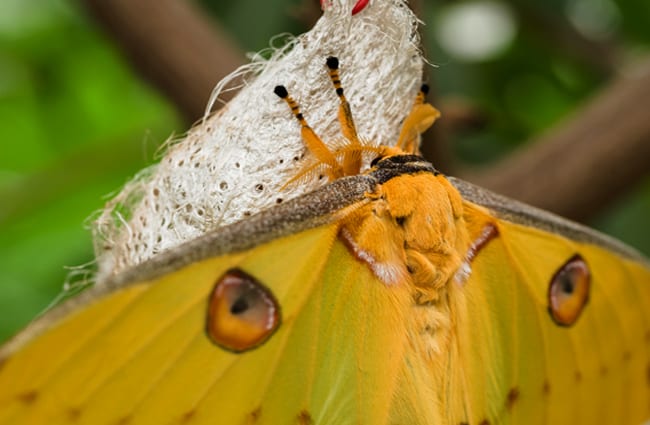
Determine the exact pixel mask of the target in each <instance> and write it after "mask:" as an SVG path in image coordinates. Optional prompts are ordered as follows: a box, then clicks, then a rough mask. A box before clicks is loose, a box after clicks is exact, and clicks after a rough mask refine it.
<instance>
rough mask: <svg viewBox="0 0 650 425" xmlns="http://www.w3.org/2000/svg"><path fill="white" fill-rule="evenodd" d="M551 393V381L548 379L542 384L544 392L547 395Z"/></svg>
mask: <svg viewBox="0 0 650 425" xmlns="http://www.w3.org/2000/svg"><path fill="white" fill-rule="evenodd" d="M550 393H551V383H550V382H548V381H544V384H543V385H542V394H544V395H545V396H547V395H549V394H550Z"/></svg>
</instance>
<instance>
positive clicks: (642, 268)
mask: <svg viewBox="0 0 650 425" xmlns="http://www.w3.org/2000/svg"><path fill="white" fill-rule="evenodd" d="M326 65H327V72H328V73H329V76H330V78H331V80H332V83H333V86H334V89H335V91H336V94H337V96H338V98H339V105H340V106H339V121H340V123H341V129H342V133H343V136H344V137H345V140H346V141H345V143H344V144H343V145H341V146H335V147H334V148H332V147H330V146H328V145H327V144H326V143H324V142H323V141H322V140H321V139H320V138H319V137H318V136H317V134H316V133H315V132H314V131H313V130H312V129H311V127H310V126H309V124H308V123H307V120H306V119H305V117H304V116H303V114H302V112H301V110H300V107H299V105H298V103H297V102H296V101H295V100H294V99H293V98H292V97H291V96H290V94H289V93H288V91H287V90H286V88H285V87H283V86H278V87H276V90H275V92H276V94H277V95H278V96H279V97H280V98H282V99H283V100H284V101H285V102H286V103H287V105H288V106H289V108H290V109H291V111H292V113H293V115H294V116H295V117H296V119H297V121H298V122H299V124H300V128H301V130H300V131H301V134H302V138H303V140H304V142H305V145H306V147H307V150H308V152H309V154H310V155H309V157H310V158H311V162H309V161H308V163H307V165H305V167H304V168H303V169H302V170H301V171H300V172H299V173H298V175H297V176H296V178H295V179H293V180H292V181H290V182H288V183H287V184H299V182H300V179H301V178H308V177H310V176H314V175H322V176H325V177H327V178H328V180H329V183H328V184H327V185H325V186H323V187H322V188H320V189H318V190H316V191H314V192H311V193H308V194H306V195H303V196H301V197H298V198H296V199H293V200H291V201H288V202H285V203H283V204H280V205H277V206H275V207H273V208H270V209H268V210H265V211H262V212H260V213H258V214H257V215H254V216H252V217H249V218H246V219H244V220H243V221H240V222H238V223H235V224H232V225H229V226H226V227H223V228H220V229H217V230H215V231H213V232H211V233H208V234H205V235H204V236H202V237H200V238H197V239H195V240H193V241H190V242H188V243H186V244H184V245H181V246H179V247H177V248H174V249H171V250H169V251H166V252H164V253H161V254H159V255H158V256H156V257H154V258H152V259H151V260H149V261H147V262H145V263H142V264H140V265H138V266H136V267H133V268H132V269H129V270H126V271H124V272H122V273H121V274H118V275H116V276H114V277H113V278H111V279H110V280H109V281H107V282H105V284H103V285H101V286H96V287H93V288H91V289H89V290H87V291H85V292H83V293H81V294H80V295H78V296H77V297H75V298H73V299H70V300H68V301H66V302H64V303H63V304H61V305H59V306H57V307H56V308H54V309H52V310H51V311H50V312H48V313H47V314H45V315H44V316H42V317H40V318H38V319H37V320H35V321H34V322H33V323H32V324H31V325H30V326H28V327H27V329H25V330H24V331H23V332H21V333H19V334H18V335H17V336H16V337H15V338H14V339H13V340H11V341H10V342H9V343H7V344H6V345H5V346H4V347H2V349H1V350H0V424H31V423H34V424H45V423H47V424H112V425H117V424H123V425H126V424H215V423H217V424H302V425H306V424H453V425H461V424H476V425H479V424H480V425H487V424H501V423H521V424H536V423H539V424H563V423H566V424H575V423H585V424H592V423H611V424H623V423H626V424H627V423H629V424H639V423H641V422H643V421H644V420H647V419H648V418H650V265H649V264H650V263H649V262H648V260H647V259H646V258H644V257H643V256H641V255H640V254H638V253H637V252H636V251H634V250H633V249H632V248H629V247H627V246H625V245H623V244H622V243H620V242H618V241H616V240H614V239H612V238H610V237H608V236H605V235H603V234H600V233H598V232H596V231H593V230H590V229H588V228H586V227H584V226H581V225H579V224H576V223H573V222H570V221H568V220H565V219H562V218H560V217H558V216H555V215H553V214H550V213H547V212H544V211H541V210H538V209H535V208H532V207H530V206H527V205H524V204H521V203H519V202H516V201H513V200H510V199H507V198H505V197H502V196H499V195H496V194H494V193H491V192H489V191H487V190H485V189H482V188H480V187H477V186H474V185H472V184H469V183H467V182H464V181H462V180H459V179H455V178H452V177H448V176H444V175H443V174H441V173H440V172H438V171H437V170H436V169H435V168H434V167H433V165H432V164H430V163H429V162H427V161H426V160H424V159H423V158H422V157H420V156H418V154H417V153H418V150H417V144H418V137H419V134H420V133H421V132H422V131H424V130H426V128H428V126H430V125H431V124H432V123H433V121H435V119H436V118H437V117H438V112H437V111H436V110H435V109H434V108H433V107H432V106H431V105H429V104H427V103H426V102H425V101H424V93H420V94H419V95H418V96H417V98H416V99H415V102H414V105H413V108H412V110H411V112H410V114H409V115H408V116H407V117H406V118H405V120H404V124H403V128H402V131H401V134H400V136H399V140H398V141H397V142H396V144H395V146H379V147H377V146H372V145H369V144H364V143H363V142H361V141H360V139H359V137H358V136H357V133H356V129H355V126H354V120H353V118H352V111H351V109H350V106H349V103H348V101H347V99H346V97H345V94H344V90H343V86H342V83H341V78H340V75H339V69H338V68H339V63H338V60H337V59H336V58H334V57H331V58H328V59H327V61H326ZM369 157H370V158H369ZM368 159H370V161H369V162H370V168H369V169H367V170H363V169H362V164H364V163H366V162H368Z"/></svg>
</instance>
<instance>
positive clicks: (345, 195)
mask: <svg viewBox="0 0 650 425" xmlns="http://www.w3.org/2000/svg"><path fill="white" fill-rule="evenodd" d="M377 184H378V181H377V179H376V178H375V177H373V176H369V175H357V176H352V177H346V178H341V179H338V180H336V181H334V182H332V183H330V184H328V185H327V186H324V187H323V188H320V189H317V190H315V191H313V192H310V193H307V194H305V195H302V196H299V197H297V198H295V199H292V200H289V201H287V202H285V203H282V204H279V205H277V206H274V207H272V208H269V209H267V210H264V211H262V212H260V213H258V214H255V215H253V216H251V217H248V218H246V219H245V220H242V221H239V222H236V223H233V224H230V225H228V226H224V227H220V228H217V229H215V230H213V231H211V232H209V233H206V234H205V235H203V236H200V237H198V238H196V239H193V240H191V241H188V242H186V243H184V244H182V245H179V246H177V247H174V248H172V249H170V250H168V251H164V252H161V253H160V254H158V255H156V256H155V257H153V258H151V259H150V260H147V261H145V262H143V263H141V264H138V265H136V266H133V267H131V268H130V269H126V270H124V271H123V272H121V273H118V274H116V275H114V276H109V277H107V278H106V279H105V280H103V281H98V282H97V283H95V285H94V286H92V287H91V288H89V289H87V290H85V291H83V292H81V293H80V294H78V295H76V296H74V297H73V298H70V299H68V300H66V301H64V302H62V303H61V304H59V305H57V306H55V307H53V308H52V309H51V310H48V311H46V312H45V313H44V314H43V315H41V316H39V317H38V318H36V319H35V320H34V321H32V322H31V323H30V324H29V325H28V326H27V327H26V328H25V329H23V330H22V331H21V332H20V333H18V334H16V335H15V336H14V337H13V338H12V339H10V340H9V341H8V342H7V343H5V344H4V345H2V346H0V365H1V363H2V361H3V360H4V359H6V358H7V357H9V356H11V354H12V353H14V352H15V351H16V350H18V349H19V348H20V347H22V346H23V345H24V344H25V343H26V342H28V341H30V340H31V339H33V338H34V337H36V336H37V335H39V334H40V333H42V332H43V331H45V330H47V329H48V328H50V327H51V326H53V325H54V324H56V323H57V322H58V321H59V320H60V319H62V318H63V317H65V316H67V315H68V314H70V313H71V312H73V311H75V310H76V309H78V308H79V307H81V306H83V305H85V304H87V303H89V302H92V301H93V300H95V299H98V298H100V297H101V296H103V295H105V294H108V293H110V292H113V291H115V290H118V289H120V288H123V287H126V286H128V285H132V284H137V283H139V282H143V281H147V280H151V279H155V278H157V277H160V276H163V275H165V274H166V273H169V272H172V271H174V270H177V269H179V268H181V267H184V266H187V265H189V264H191V263H194V262H197V261H201V260H204V259H206V258H210V257H215V256H218V255H225V254H229V253H234V252H241V251H245V250H247V249H249V248H253V247H254V246H256V245H259V244H262V243H265V242H269V241H272V240H273V239H277V238H280V237H282V236H286V235H290V234H294V233H298V232H301V231H304V230H308V229H312V228H315V227H318V226H322V225H327V224H330V223H333V222H335V221H336V220H337V219H338V218H339V217H338V215H337V214H335V213H336V212H338V211H340V210H342V209H344V208H346V207H349V206H351V205H353V204H355V203H357V202H359V201H363V200H364V199H367V198H366V197H365V195H366V193H369V192H374V191H375V189H376V186H377Z"/></svg>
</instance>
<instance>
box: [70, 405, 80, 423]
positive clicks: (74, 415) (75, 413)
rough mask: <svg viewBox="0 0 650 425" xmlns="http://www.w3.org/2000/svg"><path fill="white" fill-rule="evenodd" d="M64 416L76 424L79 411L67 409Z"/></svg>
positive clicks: (75, 408) (76, 408) (74, 408)
mask: <svg viewBox="0 0 650 425" xmlns="http://www.w3.org/2000/svg"><path fill="white" fill-rule="evenodd" d="M66 416H67V417H68V419H69V420H70V421H71V422H77V421H78V420H79V417H80V416H81V409H80V408H78V407H69V408H68V409H67V411H66Z"/></svg>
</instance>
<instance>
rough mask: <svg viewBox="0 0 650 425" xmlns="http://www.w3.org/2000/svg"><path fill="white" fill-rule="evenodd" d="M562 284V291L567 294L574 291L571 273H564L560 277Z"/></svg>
mask: <svg viewBox="0 0 650 425" xmlns="http://www.w3.org/2000/svg"><path fill="white" fill-rule="evenodd" d="M560 284H561V285H562V292H564V293H565V294H571V293H573V288H574V284H573V280H572V279H571V275H570V274H568V273H564V274H563V275H562V277H561V278H560Z"/></svg>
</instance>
